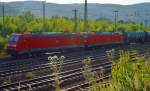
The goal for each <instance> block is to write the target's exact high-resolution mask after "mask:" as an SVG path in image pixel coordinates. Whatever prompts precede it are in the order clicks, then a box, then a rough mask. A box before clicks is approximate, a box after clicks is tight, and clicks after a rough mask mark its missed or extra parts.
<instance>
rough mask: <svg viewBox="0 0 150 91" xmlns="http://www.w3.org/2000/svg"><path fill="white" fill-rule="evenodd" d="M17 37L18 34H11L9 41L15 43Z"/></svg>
mask: <svg viewBox="0 0 150 91" xmlns="http://www.w3.org/2000/svg"><path fill="white" fill-rule="evenodd" d="M18 39H19V36H18V35H11V36H10V38H9V42H13V43H17V41H18Z"/></svg>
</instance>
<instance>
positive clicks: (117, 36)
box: [86, 32, 124, 47]
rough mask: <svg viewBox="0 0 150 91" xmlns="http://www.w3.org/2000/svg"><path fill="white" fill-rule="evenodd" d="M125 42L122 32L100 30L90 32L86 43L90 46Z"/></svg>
mask: <svg viewBox="0 0 150 91" xmlns="http://www.w3.org/2000/svg"><path fill="white" fill-rule="evenodd" d="M123 42H124V38H123V34H122V33H121V32H98V33H89V34H88V38H87V43H86V45H87V46H88V47H94V46H101V45H110V44H111V45H113V44H122V43H123Z"/></svg>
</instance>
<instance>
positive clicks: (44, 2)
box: [42, 1, 46, 31]
mask: <svg viewBox="0 0 150 91" xmlns="http://www.w3.org/2000/svg"><path fill="white" fill-rule="evenodd" d="M42 3H43V30H44V31H45V4H46V1H43V2H42Z"/></svg>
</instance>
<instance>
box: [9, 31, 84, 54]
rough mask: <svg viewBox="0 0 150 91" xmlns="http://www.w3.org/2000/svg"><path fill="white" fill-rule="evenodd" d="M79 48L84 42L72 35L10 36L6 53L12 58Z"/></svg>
mask: <svg viewBox="0 0 150 91" xmlns="http://www.w3.org/2000/svg"><path fill="white" fill-rule="evenodd" d="M80 47H84V41H83V40H82V37H80V35H78V34H74V33H38V34H37V33H34V34H12V35H11V37H10V39H9V41H8V43H7V51H8V53H9V54H11V55H13V56H15V55H18V54H26V53H36V52H38V53H39V52H46V51H56V50H62V49H69V48H80Z"/></svg>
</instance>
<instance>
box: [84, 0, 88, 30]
mask: <svg viewBox="0 0 150 91" xmlns="http://www.w3.org/2000/svg"><path fill="white" fill-rule="evenodd" d="M87 8H88V7H87V0H85V6H84V32H86V31H88V30H87V29H88V21H87V12H88V11H87Z"/></svg>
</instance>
